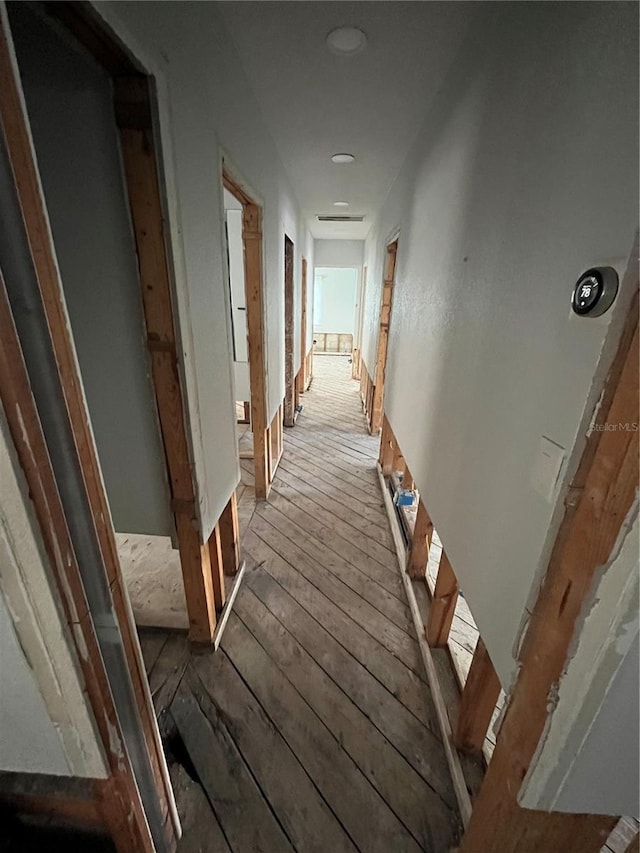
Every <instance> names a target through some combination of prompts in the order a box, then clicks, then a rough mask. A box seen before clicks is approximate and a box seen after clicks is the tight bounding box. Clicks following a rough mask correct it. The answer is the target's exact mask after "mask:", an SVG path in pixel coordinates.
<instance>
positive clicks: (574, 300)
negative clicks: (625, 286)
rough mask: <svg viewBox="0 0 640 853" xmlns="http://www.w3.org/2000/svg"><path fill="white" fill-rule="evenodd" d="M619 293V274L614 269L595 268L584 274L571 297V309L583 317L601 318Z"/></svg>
mask: <svg viewBox="0 0 640 853" xmlns="http://www.w3.org/2000/svg"><path fill="white" fill-rule="evenodd" d="M617 293H618V273H617V272H616V271H615V270H614V269H613V267H593V269H590V270H587V271H586V272H584V273H582V275H581V276H580V278H579V279H578V281H577V282H576V285H575V287H574V288H573V295H572V296H571V307H572V308H573V310H574V312H575V313H576V314H578V315H579V316H581V317H600V316H601V315H602V314H604V312H605V311H608V310H609V308H611V306H612V305H613V301H614V299H615V298H616V295H617Z"/></svg>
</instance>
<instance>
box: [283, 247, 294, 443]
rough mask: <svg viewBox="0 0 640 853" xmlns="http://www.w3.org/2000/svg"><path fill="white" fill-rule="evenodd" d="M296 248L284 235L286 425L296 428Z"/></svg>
mask: <svg viewBox="0 0 640 853" xmlns="http://www.w3.org/2000/svg"><path fill="white" fill-rule="evenodd" d="M294 329H295V246H294V244H293V240H292V239H291V238H290V237H289V236H288V235H287V234H285V235H284V425H285V426H286V427H292V426H295V422H296V381H295V369H294V357H295V352H294Z"/></svg>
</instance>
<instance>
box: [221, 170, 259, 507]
mask: <svg viewBox="0 0 640 853" xmlns="http://www.w3.org/2000/svg"><path fill="white" fill-rule="evenodd" d="M222 183H223V185H224V187H225V189H227V190H229V192H230V193H231V194H232V195H233V196H234V197H235V198H237V199H238V201H239V202H241V203H242V242H243V244H244V291H245V305H246V309H247V342H248V348H249V384H250V386H251V429H252V432H253V465H254V478H255V493H256V498H257V499H258V500H266V497H267V494H268V492H269V483H270V476H269V471H270V468H269V451H268V447H267V445H268V442H269V435H268V427H267V390H266V387H267V386H266V361H265V339H264V295H263V263H262V210H261V208H260V207H259V206H258V205H257V204H256V203H255V202H254V201H253V199H251V197H250V196H248V195H247V193H246V192H245V191H244V190H243V189H242V187H241V186H240V184H239V183H238V182H237V181H236V180H234V178H233V177H232V175H231V174H230V172H229V171H228V170H227V169H226V168H224V169H223V171H222Z"/></svg>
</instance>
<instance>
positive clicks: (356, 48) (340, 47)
mask: <svg viewBox="0 0 640 853" xmlns="http://www.w3.org/2000/svg"><path fill="white" fill-rule="evenodd" d="M366 46H367V37H366V35H365V34H364V33H363V32H362V30H359V29H358V28H357V27H338V28H337V29H335V30H331V32H330V33H329V35H328V36H327V47H328V48H329V50H331V51H333V53H339V54H341V55H342V56H355V54H356V53H360V51H361V50H364V49H365V47H366Z"/></svg>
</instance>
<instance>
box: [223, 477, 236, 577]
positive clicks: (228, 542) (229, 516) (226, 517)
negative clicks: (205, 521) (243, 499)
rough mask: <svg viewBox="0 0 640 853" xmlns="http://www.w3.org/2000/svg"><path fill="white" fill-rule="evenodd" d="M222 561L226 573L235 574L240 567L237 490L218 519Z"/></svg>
mask: <svg viewBox="0 0 640 853" xmlns="http://www.w3.org/2000/svg"><path fill="white" fill-rule="evenodd" d="M218 527H219V529H220V544H221V546H222V562H223V565H224V573H225V575H235V574H236V573H237V571H238V569H239V568H240V534H239V527H238V499H237V497H236V493H235V490H234V491H233V492H232V493H231V497H230V498H229V500H228V501H227V505H226V506H225V508H224V509H223V510H222V515H221V516H220V520H219V521H218Z"/></svg>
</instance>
